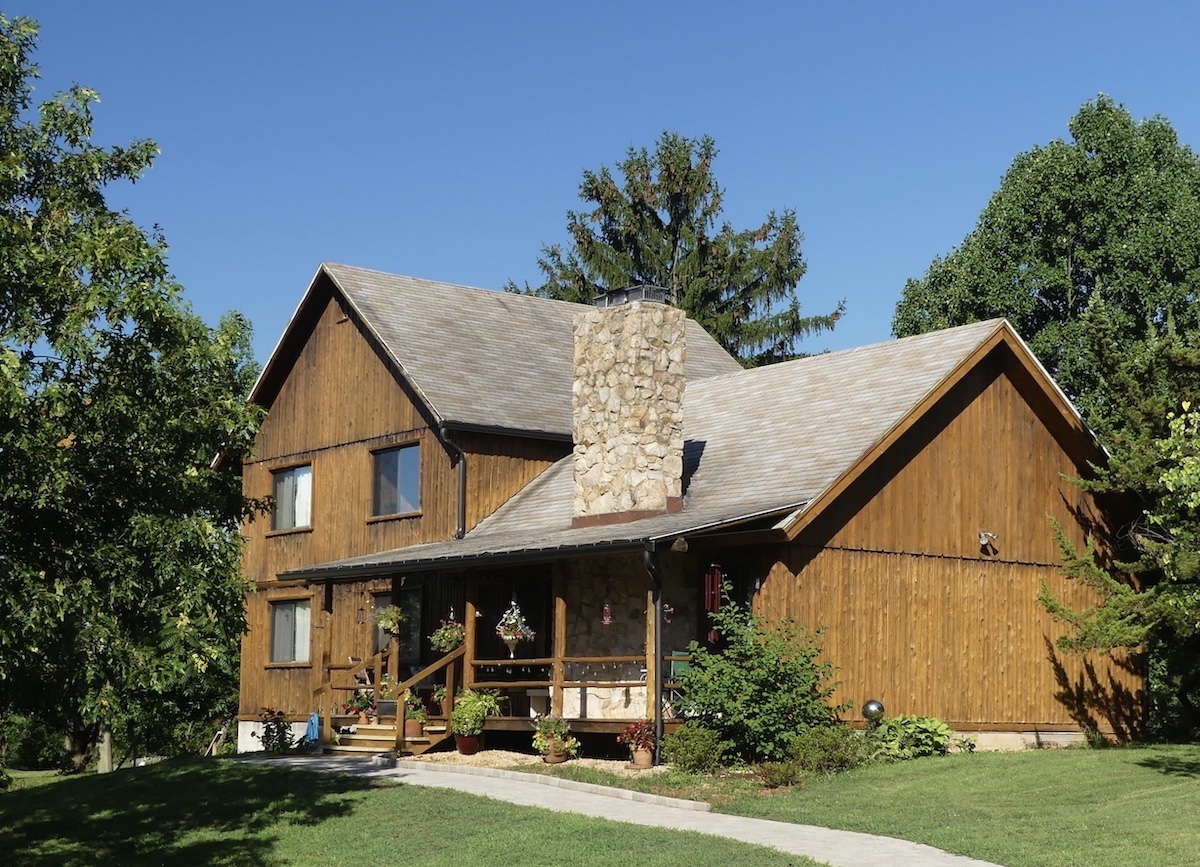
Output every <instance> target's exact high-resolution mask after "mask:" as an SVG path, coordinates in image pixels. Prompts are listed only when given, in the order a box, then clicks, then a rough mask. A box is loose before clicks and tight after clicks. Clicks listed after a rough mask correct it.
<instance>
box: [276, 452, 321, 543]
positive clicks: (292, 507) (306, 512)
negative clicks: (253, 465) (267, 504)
mask: <svg viewBox="0 0 1200 867" xmlns="http://www.w3.org/2000/svg"><path fill="white" fill-rule="evenodd" d="M302 470H307V471H308V472H307V473H305V474H303V477H304V478H305V481H303V482H302V483H301V484H298V482H299V480H300V477H301V472H300V471H302ZM287 479H290V480H291V482H290V484H291V496H290V499H288V502H287V506H288V518H287V520H288V521H289V522H290V523H288V524H287V525H286V526H280V515H281V508H280V507H281V505H283V500H284V499H287V498H281V496H280V483H281V482H282V481H285V480H287ZM312 486H313V465H312V462H311V461H309V462H308V463H303V464H293V465H292V466H289V467H280V468H279V469H277V470H271V498H272V499H273V500H274V502H275V505H274V508H272V509H271V530H270V532H272V533H293V532H298V531H303V530H311V529H312V506H313V489H312ZM302 489H303V494H304V495H305V496H306V497H307V502H305V503H304V509H303V510H299V509H297V506H298V505H299V504H300V502H301V497H300V494H301V490H302ZM301 516H303V517H304V518H305V519H306V520H305V522H304V523H300V520H299V518H300V517H301Z"/></svg>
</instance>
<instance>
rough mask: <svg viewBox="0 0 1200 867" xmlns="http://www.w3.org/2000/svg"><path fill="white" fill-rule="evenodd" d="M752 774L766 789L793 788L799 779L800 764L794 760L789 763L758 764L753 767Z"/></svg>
mask: <svg viewBox="0 0 1200 867" xmlns="http://www.w3.org/2000/svg"><path fill="white" fill-rule="evenodd" d="M754 773H755V775H756V776H757V777H758V779H759V780H760V781H761V782H762V784H763V785H764V786H766V787H767V788H768V789H778V788H779V787H780V786H793V785H795V784H796V783H798V782H799V781H800V777H801V771H800V764H799V763H798V762H797V761H796V760H795V759H793V760H792V761H790V762H760V763H759V764H757V765H755V766H754Z"/></svg>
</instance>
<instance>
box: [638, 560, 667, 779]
mask: <svg viewBox="0 0 1200 867" xmlns="http://www.w3.org/2000/svg"><path fill="white" fill-rule="evenodd" d="M642 565H643V566H645V567H646V572H647V574H649V576H650V586H651V589H652V591H653V593H654V649H653V653H654V763H655V764H656V765H657V764H659V756H660V755H661V752H662V739H663V718H662V702H663V696H662V685H663V677H662V674H663V672H662V663H663V654H662V625H663V609H662V573H661V572H659V570H658V555H657V550H656V545H655V543H654V540H652V539H647V540H646V547H645V549H643V551H642ZM647 709H648V708H647Z"/></svg>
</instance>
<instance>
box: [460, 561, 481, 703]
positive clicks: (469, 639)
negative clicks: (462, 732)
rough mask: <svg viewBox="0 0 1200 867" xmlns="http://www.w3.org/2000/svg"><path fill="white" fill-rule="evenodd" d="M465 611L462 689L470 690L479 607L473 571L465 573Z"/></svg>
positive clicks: (473, 676) (473, 675)
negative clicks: (464, 651) (465, 650)
mask: <svg viewBox="0 0 1200 867" xmlns="http://www.w3.org/2000/svg"><path fill="white" fill-rule="evenodd" d="M466 596H467V610H466V612H465V615H464V616H465V618H466V619H465V620H463V626H464V627H465V632H466V637H465V639H464V642H463V643H464V644H465V645H466V647H467V652H466V654H465V655H464V656H463V689H470V688H471V685H472V684H473V683H474V682H475V632H476V629H475V621H476V619H477V618H476V614H477V612H478V607H477V606H478V605H479V578H478V576H476V574H475V572H474V571H471V572H468V573H467V586H466Z"/></svg>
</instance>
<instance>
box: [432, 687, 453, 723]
mask: <svg viewBox="0 0 1200 867" xmlns="http://www.w3.org/2000/svg"><path fill="white" fill-rule="evenodd" d="M447 697H448V696H447V694H446V686H445V684H443V685H441V686H439V687H437V688H436V689H434V691H433V701H434V702H435V703H436V704H437V706H438V708H439V709H440V712H441V714H442V716H446V715H448V714H449V713H450V710H449V708H448V706H447V702H446V699H447Z"/></svg>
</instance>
